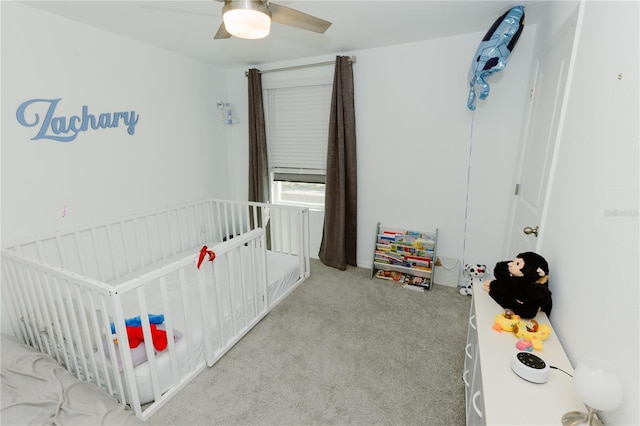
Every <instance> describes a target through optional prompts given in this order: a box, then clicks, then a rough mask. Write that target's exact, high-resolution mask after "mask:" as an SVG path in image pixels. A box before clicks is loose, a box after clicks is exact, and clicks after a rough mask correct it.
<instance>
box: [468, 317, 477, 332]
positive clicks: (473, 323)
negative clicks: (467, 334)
mask: <svg viewBox="0 0 640 426" xmlns="http://www.w3.org/2000/svg"><path fill="white" fill-rule="evenodd" d="M475 319H476V316H475V315H471V316H470V317H469V325H470V326H471V328H473V329H474V330H476V324H475V322H474V321H475Z"/></svg>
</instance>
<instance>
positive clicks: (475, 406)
mask: <svg viewBox="0 0 640 426" xmlns="http://www.w3.org/2000/svg"><path fill="white" fill-rule="evenodd" d="M479 396H480V391H477V392H476V393H474V394H473V401H472V402H473V409H474V410H476V414H477V415H478V417H480V418H482V411H480V410H479V409H478V405H477V404H476V400H477V399H478V397H479Z"/></svg>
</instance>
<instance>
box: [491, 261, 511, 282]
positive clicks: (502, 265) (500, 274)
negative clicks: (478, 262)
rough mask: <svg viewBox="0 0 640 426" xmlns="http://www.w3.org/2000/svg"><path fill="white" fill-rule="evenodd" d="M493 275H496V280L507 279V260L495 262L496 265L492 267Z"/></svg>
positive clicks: (508, 274)
mask: <svg viewBox="0 0 640 426" xmlns="http://www.w3.org/2000/svg"><path fill="white" fill-rule="evenodd" d="M493 276H494V277H496V280H505V279H509V277H510V276H511V273H510V272H509V262H508V261H504V262H498V263H496V267H495V268H494V269H493Z"/></svg>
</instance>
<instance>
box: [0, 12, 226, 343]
mask: <svg viewBox="0 0 640 426" xmlns="http://www.w3.org/2000/svg"><path fill="white" fill-rule="evenodd" d="M0 7H1V8H2V16H1V19H2V88H1V89H2V90H1V92H2V104H1V106H2V116H1V118H2V129H1V134H0V136H1V148H2V158H1V221H2V222H1V229H2V235H1V240H2V242H3V245H4V244H6V243H7V242H8V241H10V240H12V239H14V238H18V237H24V236H29V235H32V234H35V233H39V232H44V231H52V230H54V229H58V228H67V227H71V226H74V225H76V224H85V223H90V222H92V221H96V220H100V219H104V218H110V217H117V216H120V215H125V214H128V213H133V212H140V211H146V210H148V209H155V208H159V207H162V206H169V205H175V204H179V203H182V202H187V201H191V200H195V199H198V198H203V197H220V198H225V197H226V196H227V186H226V180H227V168H226V167H227V165H226V161H225V160H226V153H225V144H224V139H223V137H224V133H223V131H224V130H223V125H222V124H221V121H220V120H219V119H218V118H219V115H218V111H217V110H216V105H215V99H217V98H218V97H222V98H224V97H225V96H226V92H224V83H223V80H222V77H223V74H222V72H221V71H220V70H218V69H215V68H214V67H211V66H205V65H204V64H201V63H199V62H196V61H193V60H189V59H186V58H184V57H181V56H178V55H175V54H172V53H168V52H165V51H162V50H159V49H156V48H153V47H149V46H147V45H144V44H141V43H138V42H134V41H131V40H128V39H125V38H122V37H119V36H115V35H112V34H110V33H106V32H104V31H100V30H96V29H93V28H91V27H88V26H85V25H81V24H78V23H76V22H73V21H70V20H66V19H62V18H59V17H57V16H56V15H52V14H48V13H46V12H42V11H40V10H37V9H34V8H31V7H29V6H25V5H23V4H17V3H14V2H6V1H3V2H1V4H0ZM33 98H47V99H57V98H62V100H61V101H60V103H59V106H58V111H57V112H56V113H57V114H59V115H65V116H70V115H81V109H82V106H83V105H88V107H89V112H91V113H94V114H95V115H99V114H100V113H103V112H114V111H129V110H135V111H136V113H137V114H139V121H138V123H137V125H136V127H135V133H134V134H133V135H129V134H127V132H126V129H125V128H124V127H123V126H120V127H117V128H111V129H102V130H95V131H87V132H82V133H80V134H79V135H78V136H77V138H76V139H75V140H74V141H72V142H56V141H52V140H46V139H43V140H35V141H32V140H30V139H31V138H32V137H33V136H34V135H35V134H36V133H37V131H36V130H34V128H27V127H23V126H21V125H19V124H18V122H17V120H16V109H17V108H18V106H19V105H20V104H21V103H23V102H24V101H26V100H29V99H33ZM5 312H6V311H5V310H4V309H3V318H2V331H3V332H9V330H10V326H9V321H7V320H6V319H7V318H6V314H5Z"/></svg>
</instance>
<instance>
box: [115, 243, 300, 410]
mask: <svg viewBox="0 0 640 426" xmlns="http://www.w3.org/2000/svg"><path fill="white" fill-rule="evenodd" d="M217 260H218V259H216V261H217ZM221 264H224V263H222V262H221ZM193 271H194V272H193V273H192V274H189V276H188V277H187V279H188V281H189V283H194V286H193V289H194V290H196V287H197V286H196V285H195V282H196V281H197V274H198V273H200V271H198V270H197V269H196V268H195V266H194V268H193ZM226 273H227V271H226V269H225V268H221V270H220V271H219V275H223V274H226ZM299 278H300V274H299V271H298V257H296V256H292V255H287V254H282V253H276V252H272V251H267V283H268V285H267V301H268V307H269V308H270V307H273V306H274V305H275V304H277V303H278V302H279V301H280V300H282V298H284V297H285V296H286V295H287V294H288V293H289V291H291V290H292V288H293V287H294V285H295V284H296V283H297V282H298V280H299ZM168 287H172V286H171V282H168ZM176 292H177V286H173V290H171V292H170V295H169V296H170V300H179V299H181V296H180V295H179V294H177V293H176ZM145 296H147V300H146V303H147V305H148V307H149V312H151V313H154V314H160V313H162V312H157V311H154V310H153V307H154V306H162V303H161V297H160V294H159V293H150V292H148V291H146V292H145ZM209 296H212V295H209ZM188 297H189V304H190V306H196V305H197V304H199V303H201V300H199V297H200V295H199V293H198V291H197V290H196V291H191V292H189V295H188ZM222 297H224V298H228V297H229V295H226V294H225V295H222ZM248 297H249V299H250V300H249V301H248V304H249V307H250V309H253V300H252V297H251V296H248ZM235 300H237V299H235ZM123 307H124V311H125V316H126V317H133V316H137V315H138V314H137V313H136V312H137V311H136V301H135V300H133V299H132V300H123ZM190 314H191V319H190V320H189V321H190V323H191V324H190V330H189V333H186V332H185V331H186V325H185V322H184V321H183V320H182V319H181V318H180V316H181V315H175V318H173V323H172V325H173V328H174V330H177V331H178V332H179V333H178V334H182V336H181V337H180V338H178V339H176V340H174V341H175V347H176V354H177V357H178V366H179V369H180V374H181V375H182V376H183V375H185V374H187V373H188V372H189V371H193V369H191V368H189V363H190V362H191V363H195V364H198V363H202V362H203V359H204V339H203V330H202V327H201V324H202V321H201V317H200V316H199V315H200V314H199V310H197V309H194V310H192V311H191V312H190ZM240 316H241V315H240V314H238V317H240ZM224 318H225V320H224V321H225V326H224V330H225V335H227V336H229V335H231V318H230V316H229V313H228V312H225V313H224ZM216 324H217V320H216V317H215V315H212V323H211V330H216V327H217V325H216ZM210 332H211V331H210ZM187 334H188V335H189V336H190V340H191V343H190V344H187V343H188V342H187V338H188V337H187ZM214 339H215V340H216V344H218V342H217V333H215V332H214ZM189 346H191V347H192V348H194V351H193V355H194V356H193V358H192V357H191V356H190V354H189V351H188V347H189ZM136 349H137V350H141V351H142V352H144V351H145V349H144V343H141V345H140V346H139V347H138V348H136ZM155 360H156V364H157V370H158V372H159V382H160V383H159V387H160V389H161V392H165V391H167V390H168V389H169V388H170V387H171V385H172V377H171V368H170V357H169V354H168V351H163V352H160V353H157V354H156V357H155ZM192 365H193V364H192ZM149 369H150V363H149V362H142V363H140V364H139V365H137V366H135V368H134V374H135V380H136V383H137V386H138V392H139V396H140V401H141V403H142V404H146V403H149V402H152V401H153V400H154V397H153V388H152V383H151V375H150V371H149ZM126 398H127V400H130V396H129V395H126Z"/></svg>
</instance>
